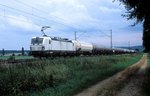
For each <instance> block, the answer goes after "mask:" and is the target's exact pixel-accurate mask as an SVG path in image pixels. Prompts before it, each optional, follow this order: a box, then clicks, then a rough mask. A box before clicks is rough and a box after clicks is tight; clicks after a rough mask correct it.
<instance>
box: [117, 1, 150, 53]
mask: <svg viewBox="0 0 150 96" xmlns="http://www.w3.org/2000/svg"><path fill="white" fill-rule="evenodd" d="M117 1H120V2H121V3H123V4H124V5H125V8H126V10H127V13H126V14H125V15H123V16H124V17H127V19H135V20H136V22H135V23H134V25H136V24H137V23H140V22H141V23H143V46H144V48H145V52H149V51H150V44H149V43H150V15H149V14H150V7H149V6H150V3H149V1H148V0H117Z"/></svg>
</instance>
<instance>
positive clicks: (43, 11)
mask: <svg viewBox="0 0 150 96" xmlns="http://www.w3.org/2000/svg"><path fill="white" fill-rule="evenodd" d="M14 1H16V2H17V3H20V4H22V5H24V6H26V7H29V8H32V9H33V10H34V9H35V10H36V11H40V12H42V13H44V14H46V15H49V14H47V13H48V11H45V10H41V9H38V8H36V7H33V6H31V5H29V4H27V3H24V2H22V1H19V0H14ZM49 16H50V17H55V18H57V19H59V20H61V22H63V23H65V24H67V23H66V22H64V21H66V20H65V19H63V18H60V17H57V16H54V15H49ZM74 25H76V26H79V25H77V24H74ZM67 26H70V24H69V25H67Z"/></svg>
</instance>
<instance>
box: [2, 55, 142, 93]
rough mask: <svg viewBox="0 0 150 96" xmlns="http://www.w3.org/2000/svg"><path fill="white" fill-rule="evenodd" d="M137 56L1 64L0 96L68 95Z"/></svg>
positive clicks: (135, 58) (74, 58)
mask: <svg viewBox="0 0 150 96" xmlns="http://www.w3.org/2000/svg"><path fill="white" fill-rule="evenodd" d="M140 58H141V55H116V56H93V57H73V58H56V59H53V60H44V61H41V62H34V63H29V64H23V65H15V66H8V65H6V66H1V67H0V78H1V79H0V91H1V93H2V94H1V96H3V95H10V96H14V95H18V96H20V95H32V96H72V95H73V94H75V93H77V92H79V91H81V90H83V89H84V88H86V87H88V86H90V85H92V84H94V83H95V82H97V81H100V80H103V79H105V78H107V77H109V76H112V75H113V74H115V73H117V72H118V71H121V70H123V69H124V68H126V67H127V66H129V65H131V64H133V63H135V62H137V61H138V60H139V59H140Z"/></svg>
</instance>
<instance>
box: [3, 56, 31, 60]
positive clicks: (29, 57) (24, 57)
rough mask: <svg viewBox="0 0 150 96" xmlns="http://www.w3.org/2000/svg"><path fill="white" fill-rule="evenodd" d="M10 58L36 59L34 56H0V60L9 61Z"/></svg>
mask: <svg viewBox="0 0 150 96" xmlns="http://www.w3.org/2000/svg"><path fill="white" fill-rule="evenodd" d="M10 58H14V59H16V60H19V59H33V58H34V57H32V56H0V60H9V59H10Z"/></svg>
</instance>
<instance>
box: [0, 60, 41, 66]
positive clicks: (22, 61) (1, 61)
mask: <svg viewBox="0 0 150 96" xmlns="http://www.w3.org/2000/svg"><path fill="white" fill-rule="evenodd" d="M40 60H41V59H19V60H0V65H1V64H23V63H30V62H35V61H40Z"/></svg>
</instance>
